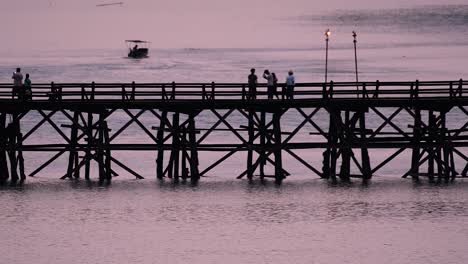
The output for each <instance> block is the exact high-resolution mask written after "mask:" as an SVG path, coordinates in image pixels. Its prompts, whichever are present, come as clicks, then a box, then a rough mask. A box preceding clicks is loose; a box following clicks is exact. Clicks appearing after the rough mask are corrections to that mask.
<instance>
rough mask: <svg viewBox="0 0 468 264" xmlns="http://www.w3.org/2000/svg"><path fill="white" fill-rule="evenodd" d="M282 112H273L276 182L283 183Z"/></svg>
mask: <svg viewBox="0 0 468 264" xmlns="http://www.w3.org/2000/svg"><path fill="white" fill-rule="evenodd" d="M280 120H281V113H280V112H275V113H273V131H274V139H275V145H274V148H275V150H274V153H275V182H276V183H277V184H281V182H282V181H283V178H284V175H283V163H282V157H281V121H280Z"/></svg>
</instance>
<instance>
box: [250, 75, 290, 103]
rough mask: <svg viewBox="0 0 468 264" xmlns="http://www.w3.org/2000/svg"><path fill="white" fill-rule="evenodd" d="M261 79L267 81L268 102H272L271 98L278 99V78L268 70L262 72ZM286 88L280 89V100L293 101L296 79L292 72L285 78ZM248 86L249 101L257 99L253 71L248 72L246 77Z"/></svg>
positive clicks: (255, 76)
mask: <svg viewBox="0 0 468 264" xmlns="http://www.w3.org/2000/svg"><path fill="white" fill-rule="evenodd" d="M263 78H264V79H266V80H267V94H268V100H273V97H274V96H276V98H277V99H280V94H279V93H278V78H277V77H276V74H275V73H274V72H270V70H268V69H267V70H265V71H264V72H263ZM285 83H286V86H285V87H282V91H281V99H293V98H294V86H295V85H296V79H295V77H294V73H293V71H292V70H290V71H289V72H288V75H287V77H286V82H285ZM248 84H249V99H256V98H257V84H258V77H257V75H256V74H255V69H254V68H252V69H251V70H250V75H249V77H248Z"/></svg>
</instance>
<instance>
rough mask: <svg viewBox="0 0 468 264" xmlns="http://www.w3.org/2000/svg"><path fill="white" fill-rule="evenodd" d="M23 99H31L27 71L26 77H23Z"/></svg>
mask: <svg viewBox="0 0 468 264" xmlns="http://www.w3.org/2000/svg"><path fill="white" fill-rule="evenodd" d="M23 99H24V100H31V99H32V89H31V79H29V73H26V79H24V98H23Z"/></svg>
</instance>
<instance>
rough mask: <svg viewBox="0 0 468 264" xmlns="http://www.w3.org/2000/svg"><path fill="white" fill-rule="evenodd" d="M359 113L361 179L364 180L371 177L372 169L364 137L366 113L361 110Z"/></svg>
mask: <svg viewBox="0 0 468 264" xmlns="http://www.w3.org/2000/svg"><path fill="white" fill-rule="evenodd" d="M359 115H360V116H359V129H360V131H361V142H363V143H362V145H361V159H362V173H363V180H364V181H366V180H369V179H371V178H372V169H371V164H370V158H369V150H368V144H367V139H366V114H365V113H364V112H361V113H359Z"/></svg>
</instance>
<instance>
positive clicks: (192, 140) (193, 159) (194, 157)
mask: <svg viewBox="0 0 468 264" xmlns="http://www.w3.org/2000/svg"><path fill="white" fill-rule="evenodd" d="M188 132H189V144H190V175H191V181H192V183H196V182H198V180H199V179H200V173H199V170H198V146H197V138H196V130H195V115H194V114H190V115H189V123H188Z"/></svg>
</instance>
